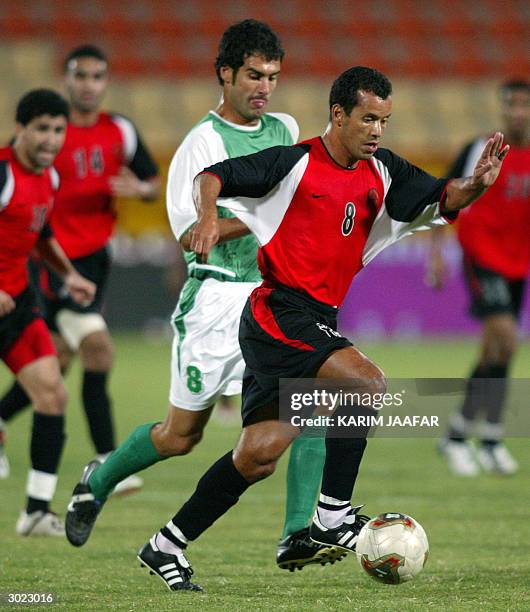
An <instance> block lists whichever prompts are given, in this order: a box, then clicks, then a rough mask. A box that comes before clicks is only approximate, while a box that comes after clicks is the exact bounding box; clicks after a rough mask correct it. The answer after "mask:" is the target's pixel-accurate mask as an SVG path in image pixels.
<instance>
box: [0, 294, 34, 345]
mask: <svg viewBox="0 0 530 612" xmlns="http://www.w3.org/2000/svg"><path fill="white" fill-rule="evenodd" d="M13 299H14V300H15V304H16V307H15V309H14V310H12V311H11V312H10V313H9V314H6V315H5V316H3V317H0V354H1V355H3V354H4V353H5V352H6V351H8V350H9V349H10V348H11V346H12V345H13V344H14V343H15V342H16V341H17V340H18V338H19V336H20V334H21V333H22V332H23V331H24V329H25V328H26V327H27V326H28V325H29V324H30V323H31V322H32V321H33V320H34V319H39V318H42V314H41V310H40V308H39V305H38V302H37V298H36V295H35V291H34V290H33V288H32V287H31V286H29V287H26V289H24V291H22V293H19V294H18V295H17V296H16V297H15V298H13Z"/></svg>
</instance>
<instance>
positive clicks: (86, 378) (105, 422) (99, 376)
mask: <svg viewBox="0 0 530 612" xmlns="http://www.w3.org/2000/svg"><path fill="white" fill-rule="evenodd" d="M107 378H108V373H107V372H92V371H89V370H85V372H84V373H83V389H82V397H83V407H84V409H85V414H86V418H87V420H88V427H89V429H90V436H91V437H92V441H93V443H94V446H95V447H96V452H97V453H98V454H105V453H110V452H111V451H113V450H114V449H115V448H116V443H115V439H114V423H113V421H112V412H111V402H110V398H109V395H108V393H107Z"/></svg>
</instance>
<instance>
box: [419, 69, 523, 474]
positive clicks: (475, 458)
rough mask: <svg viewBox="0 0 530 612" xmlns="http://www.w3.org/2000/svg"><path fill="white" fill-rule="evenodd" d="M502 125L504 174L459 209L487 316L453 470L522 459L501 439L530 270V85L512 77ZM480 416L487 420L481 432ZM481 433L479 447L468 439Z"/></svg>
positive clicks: (436, 253)
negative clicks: (469, 204)
mask: <svg viewBox="0 0 530 612" xmlns="http://www.w3.org/2000/svg"><path fill="white" fill-rule="evenodd" d="M500 100H501V105H502V106H501V109H502V119H503V124H504V125H503V129H504V133H505V134H506V141H507V142H508V143H509V144H510V147H511V151H510V155H509V156H508V158H507V160H506V163H505V165H504V168H503V171H502V174H501V175H500V177H499V179H498V180H497V181H496V183H495V184H494V185H493V187H492V188H491V189H490V190H489V191H488V193H487V194H486V195H485V196H484V197H483V198H481V199H480V201H479V202H477V203H476V204H475V205H474V206H472V207H471V208H469V209H467V210H466V211H463V212H462V214H461V215H460V218H459V221H458V225H457V231H458V240H459V242H460V245H461V247H462V251H463V259H464V273H465V277H466V280H467V284H468V287H469V291H470V296H471V309H470V310H471V314H472V315H473V316H474V317H477V318H479V319H480V320H481V321H482V341H481V346H480V355H479V358H478V363H477V364H476V365H475V367H474V369H473V371H472V373H471V376H470V378H469V381H468V386H467V393H466V398H465V400H464V403H463V405H462V407H461V409H460V410H459V411H458V412H456V413H455V414H454V415H453V416H452V418H451V425H450V429H449V431H448V433H447V438H446V439H444V440H442V441H441V444H440V450H441V451H442V452H443V453H444V454H445V456H446V458H447V460H448V463H449V466H450V468H451V470H452V471H453V472H454V473H455V474H458V475H460V476H475V475H477V474H478V473H479V472H480V469H481V468H482V469H483V470H485V471H488V472H491V471H495V472H498V473H501V474H513V473H514V472H515V471H517V468H518V465H517V462H516V460H515V459H514V458H513V457H512V455H511V453H510V452H509V451H508V449H507V448H506V446H505V445H504V443H503V442H502V435H503V430H502V412H503V406H504V398H505V392H506V382H507V376H508V369H509V367H510V363H511V360H512V357H513V355H514V353H515V351H516V349H517V344H518V329H517V319H518V317H519V313H520V310H521V305H522V301H523V296H524V289H525V284H526V278H527V275H528V272H529V270H530V146H529V145H530V83H529V82H528V81H508V82H507V83H505V84H504V85H502V87H501V88H500ZM486 140H487V137H480V138H477V139H476V140H474V141H473V142H471V143H469V144H468V145H467V146H466V147H465V148H464V149H463V150H462V152H461V153H460V155H459V156H458V158H457V159H456V161H455V163H454V165H453V167H452V168H451V169H450V171H449V176H455V177H459V176H465V175H466V174H469V171H470V168H473V165H474V164H475V162H476V160H477V158H478V156H479V155H480V151H481V149H482V148H483V146H484V143H485V142H486ZM437 234H438V232H435V236H436V238H435V237H434V236H433V261H432V263H431V266H432V269H431V281H432V282H433V283H434V284H435V286H440V285H441V284H442V282H443V275H444V265H443V257H442V253H441V243H440V236H438V235H437ZM478 417H483V418H484V422H483V423H482V424H481V428H480V429H479V431H478V432H476V431H475V430H474V428H475V426H476V420H477V418H478ZM473 433H478V435H479V437H480V440H481V442H480V447H479V448H478V450H477V452H475V449H474V447H473V446H472V444H471V443H470V442H469V440H468V438H469V436H470V435H473Z"/></svg>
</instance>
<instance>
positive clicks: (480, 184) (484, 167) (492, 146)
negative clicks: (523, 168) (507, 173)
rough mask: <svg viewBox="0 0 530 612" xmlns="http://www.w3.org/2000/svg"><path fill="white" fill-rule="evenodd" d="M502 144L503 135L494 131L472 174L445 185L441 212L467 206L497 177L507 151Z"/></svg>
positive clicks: (508, 148) (507, 147)
mask: <svg viewBox="0 0 530 612" xmlns="http://www.w3.org/2000/svg"><path fill="white" fill-rule="evenodd" d="M509 150H510V146H509V145H504V135H503V134H502V133H501V132H496V133H495V135H494V136H493V137H492V138H490V139H489V140H488V142H487V143H486V146H485V147H484V150H483V151H482V155H481V156H480V158H479V160H478V162H477V164H476V166H475V170H474V171H473V175H472V176H468V177H465V178H460V179H454V180H452V181H451V182H450V183H449V184H448V185H447V198H446V200H445V202H444V203H443V206H442V213H448V212H454V211H456V210H460V209H461V208H465V207H466V206H469V204H471V203H472V202H474V201H475V200H476V199H478V198H479V197H480V196H481V195H482V194H483V193H484V192H485V191H486V190H487V189H488V188H489V187H491V185H493V183H494V182H495V180H496V179H497V177H498V176H499V172H500V171H501V168H502V162H503V161H504V159H505V157H506V155H508V151H509Z"/></svg>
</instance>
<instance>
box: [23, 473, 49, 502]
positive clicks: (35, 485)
mask: <svg viewBox="0 0 530 612" xmlns="http://www.w3.org/2000/svg"><path fill="white" fill-rule="evenodd" d="M56 487H57V474H48V472H41V471H39V470H33V469H31V470H29V472H28V480H27V485H26V494H27V495H28V497H33V498H34V499H41V500H43V501H51V500H52V498H53V495H54V493H55V488H56Z"/></svg>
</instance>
